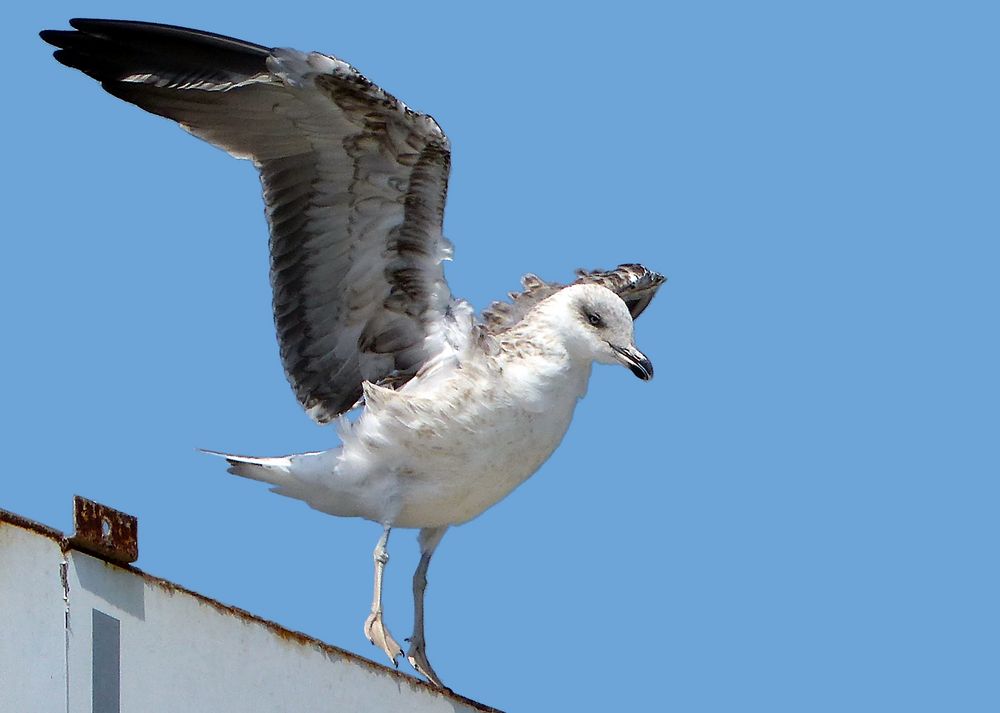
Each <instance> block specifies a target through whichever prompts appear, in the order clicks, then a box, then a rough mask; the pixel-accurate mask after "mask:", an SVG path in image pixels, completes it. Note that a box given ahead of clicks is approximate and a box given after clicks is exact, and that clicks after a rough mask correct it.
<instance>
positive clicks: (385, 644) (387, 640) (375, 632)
mask: <svg viewBox="0 0 1000 713" xmlns="http://www.w3.org/2000/svg"><path fill="white" fill-rule="evenodd" d="M365 636H367V637H368V640H369V641H370V642H372V644H374V645H375V646H378V647H379V648H380V649H382V650H383V651H385V655H386V656H388V657H389V659H390V660H391V661H392V665H393V666H397V667H398V666H399V664H397V663H396V659H397V658H398V657H400V656H402V655H403V648H402V647H401V646H400V645H399V644H398V643H397V642H396V640H395V639H394V638H392V634H390V633H389V630H388V629H387V628H385V624H383V623H382V612H381V611H373V612H372V613H371V614H369V615H368V618H367V619H365Z"/></svg>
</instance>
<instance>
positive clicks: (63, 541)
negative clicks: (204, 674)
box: [0, 496, 503, 713]
mask: <svg viewBox="0 0 1000 713" xmlns="http://www.w3.org/2000/svg"><path fill="white" fill-rule="evenodd" d="M77 497H79V496H77ZM79 499H80V500H86V499H85V498H79ZM86 502H92V501H86ZM94 504H95V505H99V504H98V503H94ZM100 507H106V506H100ZM107 509H108V510H111V508H107ZM113 512H119V511H117V510H114V511H113ZM120 514H122V515H124V513H120ZM126 517H132V516H130V515H126ZM3 524H9V525H13V526H15V527H20V528H22V529H25V530H31V531H33V532H35V533H37V534H39V535H42V536H43V537H47V538H49V539H51V540H54V541H55V542H57V543H59V545H60V547H61V548H62V550H63V551H64V552H70V551H72V550H76V551H79V552H81V553H82V554H84V555H88V556H92V557H96V558H97V559H100V560H103V561H104V562H106V563H107V564H108V566H111V567H116V568H118V569H122V570H124V571H126V572H130V573H132V574H134V575H136V576H139V577H142V579H143V580H145V581H146V582H147V583H149V584H150V585H154V586H157V587H159V588H161V589H164V590H166V591H168V592H171V593H178V594H186V595H188V596H191V597H194V598H195V599H197V600H198V601H199V602H200V603H202V604H205V605H207V606H210V607H212V608H213V609H215V610H217V611H218V612H220V613H221V614H226V615H230V616H234V617H236V618H238V619H241V620H243V621H245V622H247V623H252V624H259V625H261V626H263V627H265V628H266V629H268V630H269V631H270V632H271V633H272V634H274V635H275V636H277V637H279V638H281V639H283V640H285V641H288V642H291V643H295V644H298V645H300V646H308V647H311V648H314V649H316V650H318V651H320V652H322V653H323V654H324V655H326V656H327V657H328V658H330V659H333V658H338V657H339V658H343V659H347V660H349V661H352V662H353V663H356V664H359V665H361V666H364V667H366V668H369V669H371V670H373V671H376V672H378V673H383V674H389V675H390V676H393V677H394V678H396V679H397V680H399V681H400V682H404V683H406V684H407V685H408V686H410V687H411V688H413V689H423V690H425V691H428V692H430V693H435V694H438V695H441V696H444V697H445V698H449V699H451V700H454V701H457V702H460V703H463V704H465V705H467V706H470V707H472V708H474V709H476V710H477V711H480V712H481V713H503V711H501V710H500V709H499V708H493V707H492V706H488V705H485V704H483V703H480V702H478V701H474V700H472V699H471V698H466V697H465V696H462V695H460V694H458V693H455V692H454V691H452V690H451V689H441V688H437V687H436V686H433V685H431V684H430V683H427V682H426V681H423V680H421V679H418V678H414V677H413V676H409V675H407V674H405V673H402V672H401V671H398V670H396V669H395V668H389V667H388V666H384V665H382V664H380V663H377V662H375V661H371V660H369V659H366V658H365V657H364V656H360V655H358V654H355V653H353V652H351V651H347V650H346V649H342V648H340V647H339V646H334V645H333V644H328V643H326V642H325V641H321V640H320V639H317V638H316V637H314V636H309V635H308V634H304V633H302V632H300V631H292V630H291V629H286V628H285V627H283V626H281V625H280V624H277V623H275V622H273V621H270V620H269V619H264V618H263V617H259V616H257V615H256V614H252V613H250V612H248V611H246V610H245V609H240V608H239V607H234V606H230V605H228V604H223V603H222V602H220V601H218V600H217V599H212V598H211V597H207V596H205V595H204V594H199V593H198V592H195V591H193V590H191V589H188V588H187V587H184V586H182V585H180V584H176V583H174V582H171V581H169V580H167V579H163V578H161V577H157V576H155V575H152V574H148V573H147V572H144V571H143V570H141V569H139V568H138V567H136V566H135V565H132V564H128V563H126V562H122V561H118V560H116V559H113V558H109V557H104V556H102V555H101V554H100V553H99V552H97V551H92V550H90V549H88V548H86V547H80V546H78V543H77V542H76V541H75V540H76V537H75V536H74V537H66V535H65V534H63V533H62V532H60V531H59V530H56V529H55V528H53V527H49V526H48V525H43V524H41V523H38V522H35V521H34V520H30V519H28V518H26V517H22V516H21V515H18V514H17V513H13V512H10V511H9V510H4V509H2V508H0V525H3ZM102 527H103V526H102Z"/></svg>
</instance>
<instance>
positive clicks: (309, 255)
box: [42, 19, 664, 685]
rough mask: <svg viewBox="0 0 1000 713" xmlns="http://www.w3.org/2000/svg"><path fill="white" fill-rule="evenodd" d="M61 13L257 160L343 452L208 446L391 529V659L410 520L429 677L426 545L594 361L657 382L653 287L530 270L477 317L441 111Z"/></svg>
mask: <svg viewBox="0 0 1000 713" xmlns="http://www.w3.org/2000/svg"><path fill="white" fill-rule="evenodd" d="M70 24H71V25H72V26H73V28H74V30H71V31H53V30H46V31H44V32H43V33H42V38H43V39H44V40H45V41H47V42H49V43H51V44H53V45H56V46H57V47H58V48H59V49H58V51H57V52H56V53H55V57H56V58H57V59H58V60H59V61H60V62H62V63H64V64H66V65H68V66H70V67H74V68H77V69H79V70H80V71H82V72H84V73H85V74H87V75H89V76H90V77H92V78H94V79H97V80H98V81H100V82H101V85H102V86H103V88H104V89H105V90H106V91H108V92H109V93H110V94H112V95H114V96H116V97H119V98H121V99H123V100H125V101H128V102H131V103H133V104H136V105H137V106H139V107H142V108H143V109H146V110H147V111H150V112H153V113H155V114H159V115H161V116H165V117H167V118H170V119H173V120H174V121H176V122H178V123H179V124H180V125H181V126H182V127H183V128H184V129H186V130H187V131H189V132H191V133H192V134H194V135H195V136H197V137H199V138H202V139H204V140H206V141H208V142H209V143H212V144H213V145H215V146H218V147H220V148H222V149H224V150H225V151H227V152H228V153H230V154H231V155H233V156H235V157H237V158H244V159H250V160H251V161H253V163H254V165H256V166H257V168H258V169H259V171H260V175H261V183H262V186H263V194H264V202H265V207H266V216H267V221H268V226H269V228H270V256H271V284H272V288H273V293H274V302H273V306H274V320H275V326H276V330H277V334H278V343H279V347H280V353H281V360H282V364H283V366H284V369H285V373H286V375H287V377H288V380H289V383H290V384H291V386H292V388H293V390H294V392H295V394H296V397H297V398H298V399H299V401H300V402H301V404H302V406H303V408H304V409H305V410H306V412H307V413H308V414H309V415H310V416H311V417H312V418H313V419H315V420H316V421H317V422H319V423H326V422H329V421H331V420H335V419H339V420H338V423H337V431H338V434H339V436H340V440H341V445H340V446H337V447H334V448H332V449H330V450H325V451H317V452H313V453H304V454H297V455H291V456H281V457H273V458H271V457H267V458H258V457H249V456H237V455H231V454H222V453H220V454H217V455H221V456H223V457H225V458H226V459H227V460H228V461H229V464H230V472H233V473H235V474H238V475H242V476H245V477H249V478H253V479H256V480H261V481H264V482H267V483H269V484H271V485H272V487H273V489H274V490H275V491H276V492H278V493H280V494H282V495H286V496H289V497H293V498H298V499H300V500H302V501H304V502H306V503H308V504H309V505H310V506H312V507H313V508H316V509H317V510H320V511H323V512H326V513H330V514H332V515H338V516H345V517H363V518H367V519H369V520H373V521H375V522H377V523H380V524H381V525H382V526H383V534H382V537H381V539H380V540H379V542H378V545H377V546H376V548H375V552H374V562H375V596H374V599H373V602H372V608H371V614H370V615H369V617H368V619H367V620H366V622H365V634H366V636H368V638H369V639H370V640H371V641H372V643H374V644H377V645H378V646H379V647H380V648H382V649H383V650H384V651H385V652H386V653H387V654H388V655H389V656H390V657H391V658H392V659H393V661H395V658H396V656H398V655H399V654H400V653H402V652H401V650H400V648H399V644H398V643H397V642H396V641H395V639H393V638H392V636H391V635H390V634H389V632H388V629H387V628H386V627H385V624H384V622H383V620H382V605H381V586H382V584H381V583H382V572H383V569H384V567H385V564H386V562H387V561H388V551H387V542H388V537H389V532H390V529H391V528H392V527H412V528H421V532H420V545H421V560H420V565H419V566H418V567H417V570H416V572H415V574H414V607H415V616H414V633H413V636H412V638H411V645H410V649H409V652H408V653H407V658H408V659H409V661H410V662H411V663H412V664H413V665H414V667H415V668H416V669H417V670H418V671H420V672H421V673H423V674H424V675H426V676H427V677H428V678H429V679H430V680H431V681H432V682H434V683H436V684H437V685H441V681H440V678H439V677H438V676H437V674H436V673H435V672H434V670H433V668H432V667H431V666H430V663H429V661H428V660H427V656H426V652H425V642H424V632H423V592H424V587H425V585H426V571H427V566H428V564H429V562H430V558H431V555H432V553H433V552H434V549H435V548H436V547H437V544H438V543H439V542H440V540H441V537H442V536H443V535H444V532H445V530H446V529H447V528H448V527H449V526H450V525H455V524H460V523H463V522H466V521H468V520H470V519H472V518H474V517H476V516H477V515H479V514H480V513H482V512H483V511H484V510H486V509H487V508H489V507H490V506H491V505H493V504H495V503H496V502H498V501H499V500H501V499H502V498H504V497H505V496H506V495H508V494H509V493H510V492H511V491H512V490H514V489H515V488H516V487H517V486H518V485H519V484H520V483H522V482H523V481H524V480H525V479H527V478H528V477H530V476H531V475H532V474H533V473H534V472H535V471H536V470H537V469H538V467H539V466H540V465H541V464H542V463H543V462H544V461H545V460H546V459H547V458H548V457H549V455H550V454H551V453H552V452H553V450H554V449H555V448H556V447H557V446H558V444H559V442H560V441H561V440H562V438H563V435H564V434H565V432H566V429H567V428H568V427H569V423H570V421H571V419H572V416H573V410H574V408H575V406H576V403H577V401H578V400H579V399H580V398H582V397H583V395H584V394H585V392H586V389H587V383H588V380H589V377H590V372H591V365H592V364H593V362H595V361H597V362H601V363H621V364H623V365H625V366H626V367H628V368H629V369H630V370H631V371H632V372H633V373H634V374H635V375H636V376H638V377H640V378H642V379H649V378H652V375H653V372H652V365H651V364H650V362H649V360H648V359H647V358H646V357H645V356H644V355H643V354H642V353H641V352H639V351H638V350H637V349H636V348H635V344H634V341H633V320H634V319H635V318H636V317H638V316H639V314H641V313H642V311H643V310H644V309H645V308H646V307H647V305H648V304H649V302H650V300H651V299H652V298H653V296H654V295H655V293H656V290H657V289H658V288H659V286H660V284H661V283H662V282H663V280H664V278H663V277H662V276H661V275H659V274H658V273H655V272H653V271H651V270H648V269H647V268H645V267H643V266H642V265H637V264H626V265H620V266H618V267H617V268H616V269H614V270H610V271H600V270H595V271H590V272H587V271H581V272H579V273H578V276H577V279H576V280H575V281H574V282H572V283H571V284H570V285H568V286H567V285H562V284H559V283H550V282H545V281H543V280H541V279H540V278H538V277H536V276H534V275H527V276H526V277H525V278H524V280H523V286H524V290H523V291H522V292H520V293H511V295H510V298H511V301H510V302H495V303H493V304H492V305H491V306H490V307H489V308H488V309H487V310H485V311H484V313H483V318H482V320H481V321H477V320H476V319H475V318H474V314H473V308H472V307H471V306H470V305H469V304H467V303H466V302H464V301H462V300H459V299H455V298H453V297H452V295H451V293H450V291H449V289H448V286H447V284H446V283H445V280H444V273H443V270H442V267H441V263H442V261H443V260H446V259H448V258H450V256H451V245H450V243H448V241H447V240H445V239H444V237H443V235H442V234H441V226H442V221H443V216H444V205H445V196H446V193H447V187H448V174H449V168H450V147H449V143H448V139H447V137H446V136H445V135H444V133H443V132H442V131H441V128H440V127H439V126H438V124H437V122H435V121H434V119H433V118H431V117H430V116H427V115H425V114H420V113H418V112H415V111H413V110H412V109H410V108H409V107H407V106H406V105H405V104H403V102H401V101H399V100H398V99H396V98H395V97H393V96H392V95H391V94H389V93H387V92H385V91H384V90H382V89H380V88H379V87H377V86H376V85H374V84H373V83H372V82H370V81H369V80H368V79H366V78H365V77H364V76H362V75H361V74H360V73H359V72H358V71H357V70H355V69H354V68H353V67H351V66H350V65H349V64H347V63H346V62H344V61H342V60H339V59H337V58H335V57H331V56H327V55H323V54H319V53H316V52H309V53H306V52H299V51H296V50H291V49H270V48H267V47H263V46H260V45H255V44H252V43H249V42H244V41H242V40H236V39H233V38H230V37H224V36H221V35H215V34H212V33H206V32H201V31H198V30H189V29H185V28H180V27H172V26H168V25H156V24H150V23H141V22H130V21H115V20H80V19H77V20H71V21H70ZM353 407H358V408H360V412H359V415H358V417H357V419H356V420H354V421H349V420H347V418H346V417H345V416H344V415H343V414H345V413H346V412H348V411H350V410H351V409H352V408H353Z"/></svg>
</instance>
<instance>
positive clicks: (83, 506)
mask: <svg viewBox="0 0 1000 713" xmlns="http://www.w3.org/2000/svg"><path fill="white" fill-rule="evenodd" d="M73 529H74V530H75V532H74V533H73V535H72V536H71V537H70V538H69V544H70V546H71V547H73V548H74V549H78V550H82V551H84V552H89V553H90V554H94V555H97V556H98V557H101V558H102V559H106V560H110V561H112V562H118V563H119V564H129V563H130V562H135V561H136V560H137V559H139V520H138V519H137V518H136V517H135V516H133V515H129V514H127V513H123V512H122V511H120V510H115V509H114V508H110V507H108V506H107V505H101V504H100V503H97V502H94V501H93V500H88V499H87V498H82V497H80V496H79V495H74V496H73Z"/></svg>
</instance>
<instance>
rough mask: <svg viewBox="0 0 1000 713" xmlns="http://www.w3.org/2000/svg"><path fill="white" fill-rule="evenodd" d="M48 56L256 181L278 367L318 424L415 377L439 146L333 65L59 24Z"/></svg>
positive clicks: (389, 101) (115, 24)
mask: <svg viewBox="0 0 1000 713" xmlns="http://www.w3.org/2000/svg"><path fill="white" fill-rule="evenodd" d="M70 25H71V26H72V27H73V28H74V30H72V31H52V30H47V31H45V32H43V33H42V38H43V39H44V40H45V41H47V42H49V43H50V44H53V45H55V46H56V47H58V48H59V49H58V51H56V53H55V57H56V58H57V59H58V60H59V61H60V62H62V63H63V64H66V65H68V66H70V67H74V68H76V69H79V70H80V71H82V72H84V73H85V74H87V75H89V76H90V77H93V78H94V79H96V80H98V81H99V82H101V84H102V86H103V88H104V89H105V90H106V91H108V92H109V93H110V94H112V95H114V96H116V97H118V98H120V99H123V100H125V101H127V102H130V103H132V104H135V105H137V106H139V107H141V108H143V109H145V110H147V111H149V112H152V113H154V114H159V115H161V116H165V117H167V118H170V119H173V120H174V121H176V122H178V123H179V124H180V125H181V126H182V127H184V128H185V129H186V130H188V131H189V132H191V133H192V134H194V135H195V136H198V137H199V138H201V139H204V140H206V141H208V142H209V143H212V144H214V145H216V146H218V147H220V148H222V149H224V150H226V151H227V152H229V153H230V154H232V155H234V156H236V157H238V158H248V159H251V160H252V161H253V162H254V163H255V165H256V166H257V167H258V169H259V170H260V175H261V183H262V187H263V195H264V202H265V206H266V215H267V220H268V224H269V227H270V252H271V285H272V288H273V292H274V319H275V325H276V328H277V333H278V343H279V348H280V353H281V359H282V364H283V365H284V368H285V373H286V375H287V376H288V380H289V382H290V383H291V385H292V388H293V390H294V391H295V395H296V397H297V398H298V399H299V401H300V402H301V403H302V405H303V407H304V408H305V409H306V411H307V412H308V413H309V415H310V416H312V417H313V418H314V419H315V420H317V421H319V422H321V423H324V422H327V421H329V420H331V419H332V418H334V417H335V416H336V415H337V414H339V413H342V412H344V411H345V410H347V409H349V408H350V407H351V406H352V405H353V404H354V403H355V402H356V401H357V399H358V398H359V397H360V396H361V393H362V390H361V383H362V381H363V380H369V381H372V382H375V381H378V380H380V379H383V378H385V377H388V376H390V375H393V377H394V378H397V379H398V378H400V376H402V377H404V378H405V376H406V375H407V374H413V373H415V372H416V371H417V370H418V369H419V367H420V366H421V365H422V364H423V363H425V362H426V361H427V360H428V359H429V358H431V357H433V356H434V354H435V353H436V351H437V350H438V349H439V348H440V345H439V344H437V343H436V342H435V336H434V335H439V334H440V332H441V330H440V329H436V328H434V324H435V323H437V322H438V321H440V320H441V319H442V318H443V316H444V314H445V312H446V310H447V308H448V304H449V302H450V299H451V295H450V292H449V290H448V287H447V285H446V283H445V281H444V274H443V271H442V268H441V261H442V260H443V259H446V258H447V257H449V255H450V247H449V245H448V243H447V241H446V240H444V238H443V236H442V235H441V226H442V221H443V212H444V204H445V196H446V193H447V185H448V173H449V168H450V149H449V144H448V139H447V138H446V137H445V135H444V134H443V132H442V131H441V129H440V127H439V126H438V125H437V123H436V122H435V121H434V120H433V119H432V118H431V117H429V116H426V115H423V114H419V113H417V112H414V111H412V110H410V109H409V108H408V107H406V106H405V105H404V104H403V103H402V102H400V101H399V100H397V99H396V98H395V97H393V96H392V95H390V94H388V93H387V92H384V91H383V90H382V89H380V88H379V87H377V86H376V85H374V84H372V83H371V82H370V81H369V80H368V79H366V78H365V77H364V76H362V75H361V74H360V73H359V72H357V70H355V69H354V68H353V67H351V66H350V65H349V64H347V63H346V62H342V61H341V60H339V59H336V58H334V57H329V56H325V55H321V54H318V53H302V52H298V51H295V50H288V49H269V48H266V47H263V46H261V45H256V44H253V43H249V42H244V41H242V40H237V39H233V38H230V37H225V36H222V35H216V34H212V33H206V32H200V31H197V30H189V29H186V28H180V27H173V26H169V25H157V24H152V23H139V22H128V21H113V20H83V19H77V20H71V21H70Z"/></svg>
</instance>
